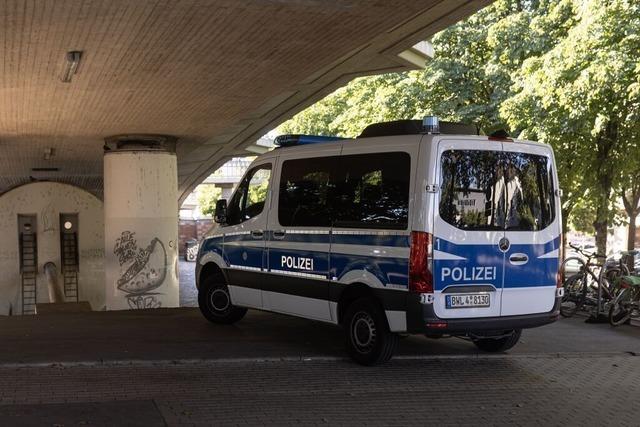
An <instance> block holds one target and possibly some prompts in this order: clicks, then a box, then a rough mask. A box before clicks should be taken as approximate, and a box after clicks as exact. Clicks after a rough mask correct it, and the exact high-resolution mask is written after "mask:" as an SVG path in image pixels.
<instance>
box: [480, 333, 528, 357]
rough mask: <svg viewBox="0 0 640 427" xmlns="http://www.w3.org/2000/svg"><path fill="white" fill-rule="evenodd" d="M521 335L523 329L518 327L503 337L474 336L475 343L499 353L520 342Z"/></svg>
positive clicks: (486, 349) (485, 349)
mask: <svg viewBox="0 0 640 427" xmlns="http://www.w3.org/2000/svg"><path fill="white" fill-rule="evenodd" d="M521 335H522V329H516V330H514V331H511V333H510V334H509V335H507V336H505V337H501V338H474V339H473V343H474V344H475V345H476V347H478V348H479V349H480V350H482V351H486V352H489V353H497V352H501V351H507V350H509V349H510V348H513V346H514V345H516V344H518V341H519V340H520V336H521Z"/></svg>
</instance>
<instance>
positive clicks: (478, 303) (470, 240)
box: [433, 138, 505, 319]
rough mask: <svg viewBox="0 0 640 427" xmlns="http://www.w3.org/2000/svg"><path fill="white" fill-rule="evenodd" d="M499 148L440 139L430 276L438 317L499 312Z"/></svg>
mask: <svg viewBox="0 0 640 427" xmlns="http://www.w3.org/2000/svg"><path fill="white" fill-rule="evenodd" d="M502 146H503V143H502V142H500V141H487V140H479V139H476V140H460V139H447V138H445V139H442V140H440V142H439V143H438V151H437V162H438V166H437V168H436V173H437V176H438V178H437V182H438V183H439V187H440V191H439V192H438V193H436V196H435V209H434V211H435V212H434V231H433V233H434V236H433V275H434V280H433V282H434V298H435V301H434V308H435V313H436V315H437V316H438V317H440V318H445V319H446V318H469V317H497V316H500V313H501V304H502V285H503V270H504V259H505V255H504V254H505V253H504V252H503V251H502V250H501V248H500V245H501V244H504V238H505V231H504V197H503V194H504V192H505V188H504V179H503V173H504V165H503V162H504V155H503V147H502Z"/></svg>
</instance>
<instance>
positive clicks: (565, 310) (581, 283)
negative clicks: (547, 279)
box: [560, 273, 587, 317]
mask: <svg viewBox="0 0 640 427" xmlns="http://www.w3.org/2000/svg"><path fill="white" fill-rule="evenodd" d="M585 279H586V277H585V275H584V274H581V273H578V274H574V275H573V276H570V277H569V278H568V279H567V280H565V282H564V284H563V285H562V287H563V288H564V296H563V297H562V300H561V301H560V314H561V315H562V317H571V316H573V315H574V314H576V312H577V311H578V310H580V308H581V307H582V305H583V304H584V301H585V299H586V297H587V282H586V280H585Z"/></svg>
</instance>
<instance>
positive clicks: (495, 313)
mask: <svg viewBox="0 0 640 427" xmlns="http://www.w3.org/2000/svg"><path fill="white" fill-rule="evenodd" d="M474 131H475V129H474V128H471V131H470V132H469V128H468V127H466V126H465V125H460V124H453V123H444V122H442V123H440V124H438V121H437V118H434V117H428V118H425V120H424V121H419V120H418V121H415V120H403V121H396V122H387V123H379V124H374V125H371V126H369V127H367V128H366V129H365V130H364V131H363V133H362V134H361V135H360V136H359V137H358V138H355V139H338V138H331V137H317V136H307V135H283V136H280V137H278V138H277V139H276V145H279V146H280V147H279V148H276V149H275V150H273V151H271V152H269V153H267V154H264V155H261V156H259V157H258V158H257V159H256V160H255V161H254V162H253V163H252V165H251V167H250V168H249V169H248V171H247V173H246V174H245V176H244V178H243V179H242V181H241V182H240V183H239V184H238V187H237V188H236V190H235V192H234V193H233V196H232V197H231V199H230V200H229V201H228V202H227V201H226V200H219V201H218V203H217V205H216V213H215V220H216V222H217V223H219V227H216V228H214V229H213V230H212V231H211V232H210V233H209V234H208V236H207V237H206V238H205V239H204V240H203V242H202V244H201V246H200V250H199V253H198V259H197V266H196V281H197V286H198V290H199V293H198V295H199V297H198V301H199V306H200V309H201V311H202V314H203V315H204V316H205V317H206V318H207V319H208V320H210V321H212V322H215V323H226V324H230V323H234V322H237V321H239V320H240V319H241V318H242V317H243V316H244V315H245V313H246V312H247V309H248V308H252V309H258V310H267V311H272V312H277V313H284V314H288V315H294V316H300V317H304V318H308V319H313V320H318V321H322V322H328V323H333V324H336V325H341V326H342V327H343V328H344V331H345V336H346V344H347V349H348V351H349V354H350V355H351V356H352V357H353V358H354V359H355V360H356V361H357V362H359V363H362V364H367V365H371V364H376V363H381V362H385V361H387V360H389V359H390V358H391V356H392V354H393V352H394V349H395V348H396V345H397V342H398V336H399V335H402V334H425V335H426V336H428V337H441V336H459V337H465V338H468V339H470V340H472V341H473V342H474V343H475V344H476V345H477V347H478V348H480V349H482V350H485V351H490V352H495V351H504V350H507V349H509V348H511V347H513V346H514V345H515V344H516V343H517V342H518V340H519V338H520V334H521V331H522V329H525V328H533V327H537V326H541V325H544V324H548V323H551V322H553V321H554V320H556V319H557V318H558V313H559V303H560V299H561V296H562V287H561V283H560V281H559V260H560V251H561V224H562V221H561V218H560V191H559V188H558V178H557V174H556V170H555V162H554V156H553V151H552V149H551V147H549V146H548V145H545V144H541V143H536V142H531V141H520V140H515V139H511V138H508V137H506V136H505V137H487V136H479V135H473V133H475V132H474ZM465 133H468V134H465Z"/></svg>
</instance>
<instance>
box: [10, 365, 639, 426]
mask: <svg viewBox="0 0 640 427" xmlns="http://www.w3.org/2000/svg"><path fill="white" fill-rule="evenodd" d="M639 393H640V358H638V357H633V356H617V357H580V356H576V357H561V358H548V357H543V356H538V357H535V356H528V357H498V358H495V357H493V358H479V359H473V358H464V359H457V358H456V359H435V360H396V361H393V362H391V363H390V364H388V365H385V366H383V367H376V368H363V367H361V366H357V365H354V364H352V363H350V362H346V361H311V362H303V361H298V362H262V363H260V362H240V363H198V364H188V365H169V364H159V365H157V366H93V367H83V366H77V367H72V368H60V367H41V368H29V369H15V368H14V369H7V368H4V369H2V368H0V425H3V426H9V425H10V426H16V425H42V426H63V425H64V426H72V425H92V426H100V425H118V426H120V425H139V426H165V425H169V426H178V425H278V426H282V425H297V424H303V425H349V426H352V425H398V426H405V425H421V426H423V425H437V426H442V425H470V426H471V425H483V426H484V425H505V426H506V425H509V426H517V425H545V426H568V425H580V426H602V425H611V426H637V425H638V409H637V396H638V395H639Z"/></svg>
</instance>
